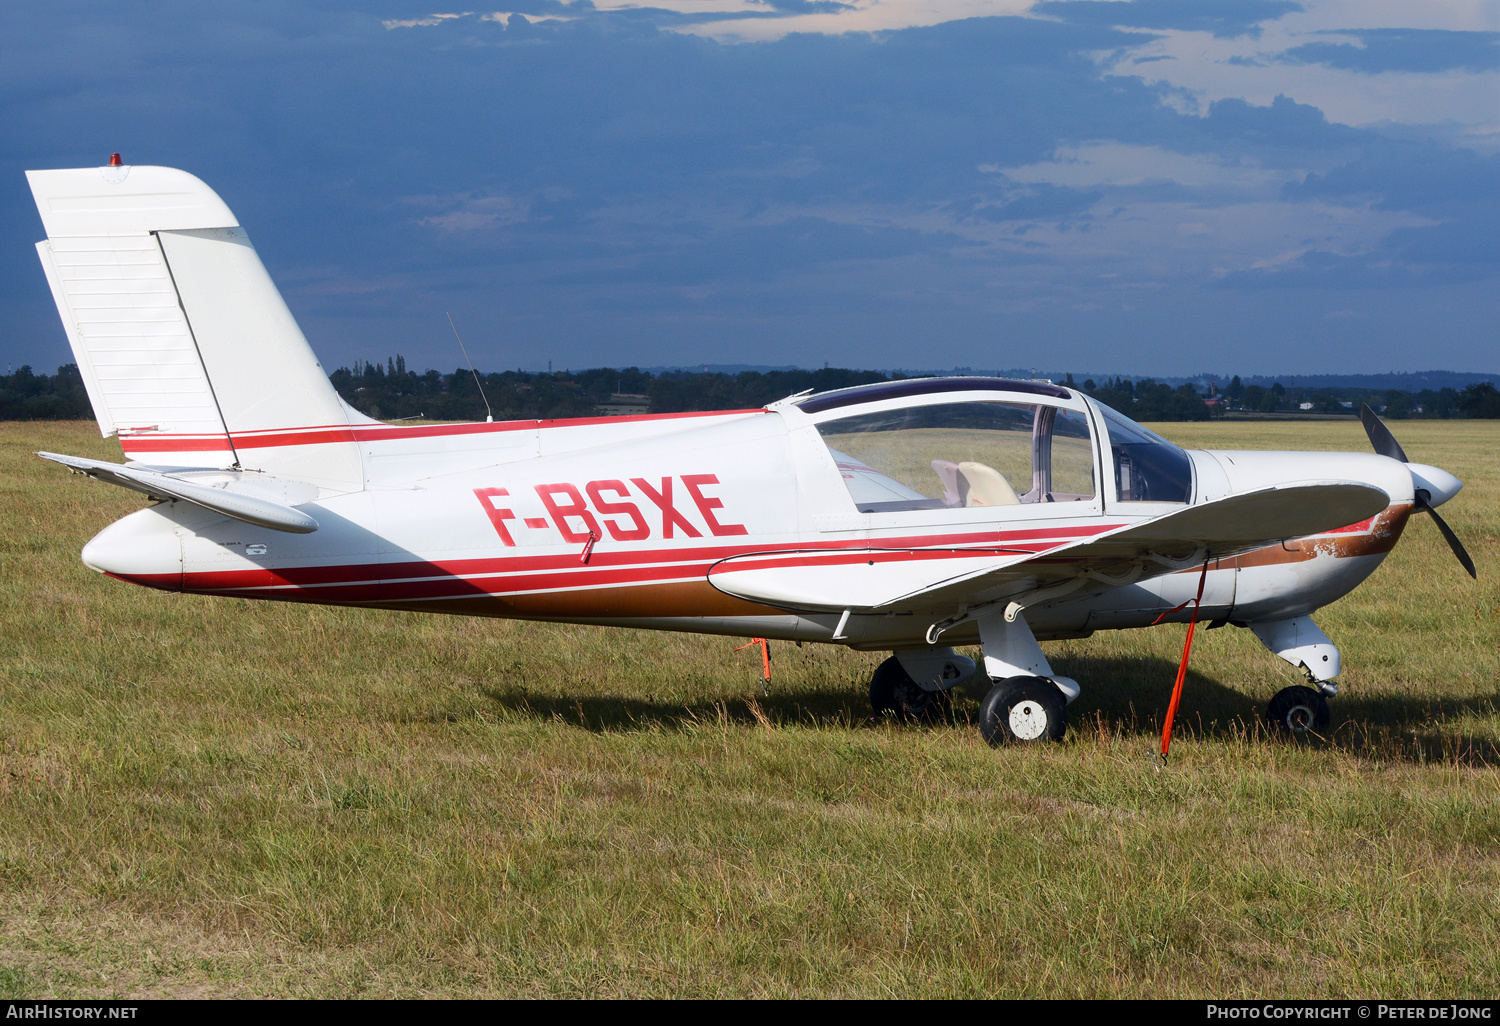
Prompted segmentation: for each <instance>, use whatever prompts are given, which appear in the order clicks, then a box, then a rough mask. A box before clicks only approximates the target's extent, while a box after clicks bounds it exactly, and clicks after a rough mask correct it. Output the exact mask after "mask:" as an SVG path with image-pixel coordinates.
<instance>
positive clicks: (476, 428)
mask: <svg viewBox="0 0 1500 1026" xmlns="http://www.w3.org/2000/svg"><path fill="white" fill-rule="evenodd" d="M764 412H765V411H764V410H713V411H709V412H702V411H690V412H687V413H646V414H640V415H638V416H633V417H572V418H564V419H560V420H503V421H500V422H499V423H495V424H479V423H467V424H413V425H408V426H400V425H394V424H361V425H356V426H354V427H350V426H349V425H347V424H322V425H314V426H310V427H303V428H275V429H270V430H265V431H240V432H235V433H234V434H233V435H231V436H229V437H230V438H232V439H233V441H234V447H235V448H236V449H268V448H277V447H280V446H284V445H330V444H334V443H338V442H384V441H401V440H403V439H408V438H441V437H448V436H453V435H486V434H503V433H505V432H508V431H530V430H533V429H539V430H548V429H551V428H567V427H589V426H593V425H598V424H631V423H637V422H641V421H656V420H685V419H692V418H703V417H733V416H740V415H743V414H750V413H764ZM120 446H121V447H122V448H123V449H124V450H125V453H126V455H135V454H136V453H147V452H210V451H225V452H227V451H229V448H230V446H229V438H226V437H225V436H224V435H167V434H156V433H152V434H142V435H124V434H122V435H121V436H120Z"/></svg>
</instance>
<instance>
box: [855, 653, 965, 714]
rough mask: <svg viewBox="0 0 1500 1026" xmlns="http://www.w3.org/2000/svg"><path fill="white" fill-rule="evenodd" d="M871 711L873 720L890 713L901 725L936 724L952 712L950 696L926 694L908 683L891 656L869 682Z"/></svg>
mask: <svg viewBox="0 0 1500 1026" xmlns="http://www.w3.org/2000/svg"><path fill="white" fill-rule="evenodd" d="M870 707H871V708H872V709H874V710H875V715H876V716H879V715H881V714H882V713H890V714H891V715H893V716H895V717H896V719H898V720H900V721H901V722H902V723H936V722H937V721H938V720H941V719H942V718H943V717H945V716H947V715H948V711H949V710H950V709H952V708H953V693H952V692H951V691H949V690H943V691H928V690H927V689H926V688H924V687H922V685H920V684H918V683H917V682H916V681H914V680H912V679H911V674H909V673H907V672H906V668H905V667H903V666H902V665H901V660H899V659H897V658H896V657H895V656H891V657H890V658H889V659H887V660H886V661H885V662H883V663H881V664H880V665H879V666H877V667H876V668H875V675H874V676H873V677H871V678H870Z"/></svg>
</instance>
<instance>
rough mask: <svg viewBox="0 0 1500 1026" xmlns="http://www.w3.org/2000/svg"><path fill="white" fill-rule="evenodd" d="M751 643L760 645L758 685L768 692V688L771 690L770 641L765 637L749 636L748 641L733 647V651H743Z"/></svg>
mask: <svg viewBox="0 0 1500 1026" xmlns="http://www.w3.org/2000/svg"><path fill="white" fill-rule="evenodd" d="M751 645H759V646H760V667H761V680H760V686H761V688H763V689H764V690H765V691H766V692H767V693H768V694H769V693H770V690H771V643H770V642H769V641H767V640H766V639H765V638H751V639H750V640H749V641H747V642H745V643H744V644H743V645H741V646H740V647H739V648H737V649H735V651H736V652H743V651H745V649H747V648H749V647H750V646H751Z"/></svg>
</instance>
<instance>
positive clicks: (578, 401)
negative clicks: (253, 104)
mask: <svg viewBox="0 0 1500 1026" xmlns="http://www.w3.org/2000/svg"><path fill="white" fill-rule="evenodd" d="M476 377H477V378H478V381H477V382H476V380H475V378H476ZM904 377H907V375H903V374H899V373H897V374H885V373H882V372H880V371H862V370H850V369H847V368H838V367H825V368H823V369H821V370H778V371H764V372H763V371H742V372H740V373H737V374H726V373H715V372H709V373H697V372H692V371H668V372H664V373H657V374H652V373H650V372H648V371H642V370H639V369H637V368H634V367H629V368H625V369H623V370H616V369H613V368H608V367H599V368H594V369H592V370H584V371H577V372H573V371H566V370H565V371H557V372H548V373H541V372H537V373H532V372H527V371H519V370H517V371H503V372H499V373H490V374H480V375H475V374H474V373H473V372H471V371H470V370H468V369H467V368H459V369H457V370H454V371H452V372H449V373H444V372H441V371H436V370H427V371H423V372H421V373H418V372H416V371H413V370H410V369H408V368H407V366H406V361H405V360H404V359H403V358H402V357H400V356H394V357H391V358H389V359H387V360H386V362H385V363H384V364H380V363H370V362H364V363H357V364H355V365H354V366H353V367H352V368H351V367H340V368H339V369H338V370H336V371H334V372H333V373H332V374H330V375H329V380H330V381H332V383H333V386H334V388H335V389H336V390H337V391H338V393H339V395H341V396H342V397H343V398H344V401H345V402H347V403H349V405H351V406H353V407H354V408H355V409H357V410H359V411H360V412H362V413H364V414H366V415H368V416H371V417H374V418H375V419H376V420H384V421H399V420H410V419H416V418H418V417H421V418H424V419H428V420H483V419H484V418H485V416H486V400H488V410H489V413H490V414H491V415H493V416H494V418H495V419H496V420H533V419H534V420H552V419H562V418H570V417H592V416H598V415H599V414H601V413H608V412H620V411H622V410H626V409H628V410H632V411H634V410H643V411H649V412H651V413H683V412H688V411H694V410H735V409H741V410H743V409H758V408H759V407H762V406H764V405H766V404H767V403H770V402H775V401H776V400H777V399H783V398H785V397H787V396H789V395H794V394H796V393H798V392H804V391H808V390H811V391H814V392H823V391H827V390H829V389H834V388H847V387H849V386H851V385H864V384H871V383H873V382H877V381H890V380H895V379H900V378H904ZM1062 383H1063V384H1066V385H1068V386H1070V387H1073V388H1077V389H1080V390H1082V391H1084V392H1086V393H1088V394H1089V395H1092V396H1093V397H1094V398H1096V399H1098V400H1099V401H1100V402H1102V403H1104V404H1106V405H1108V406H1111V407H1113V408H1114V409H1116V410H1119V411H1120V412H1121V413H1124V414H1126V415H1127V416H1129V417H1131V418H1132V419H1134V420H1146V421H1174V420H1175V421H1187V420H1208V419H1210V418H1213V417H1221V416H1226V415H1231V416H1245V415H1277V414H1288V413H1317V414H1333V415H1340V414H1342V415H1347V416H1354V415H1357V414H1358V412H1359V407H1360V404H1361V403H1366V402H1368V403H1369V404H1370V405H1371V406H1373V407H1375V409H1377V410H1378V411H1380V413H1381V414H1382V415H1383V416H1385V417H1387V418H1389V419H1393V420H1403V419H1408V418H1436V419H1451V418H1472V417H1480V418H1489V419H1496V418H1500V390H1497V389H1496V387H1495V385H1494V383H1493V382H1488V381H1485V382H1479V383H1476V384H1471V385H1468V386H1466V387H1464V388H1462V389H1453V388H1442V389H1437V390H1433V389H1423V390H1421V391H1419V392H1409V391H1401V390H1397V389H1392V390H1387V391H1384V392H1374V391H1369V390H1360V389H1355V388H1347V389H1339V388H1316V389H1308V388H1297V387H1295V386H1286V385H1282V384H1281V383H1280V382H1276V383H1274V384H1273V385H1271V386H1270V387H1269V388H1267V387H1264V386H1261V385H1250V386H1245V385H1243V384H1241V382H1240V379H1239V377H1238V376H1236V377H1234V378H1232V379H1231V380H1230V381H1229V382H1228V383H1227V384H1225V385H1224V386H1223V388H1222V389H1221V388H1220V387H1218V386H1217V385H1216V384H1215V385H1210V386H1209V387H1208V388H1207V389H1200V388H1198V387H1195V386H1193V385H1191V384H1184V385H1177V386H1172V385H1169V384H1165V383H1163V382H1158V381H1154V380H1152V379H1150V378H1147V379H1143V380H1140V381H1136V380H1133V379H1131V378H1126V377H1114V378H1106V379H1105V380H1103V381H1102V382H1095V381H1094V380H1093V379H1086V380H1084V381H1082V382H1081V383H1080V382H1075V381H1074V378H1073V375H1072V374H1069V375H1067V377H1066V379H1065V380H1064V381H1063V382H1062ZM481 385H482V391H481ZM92 417H93V411H92V409H91V408H90V406H89V401H88V394H87V393H86V392H85V390H84V387H83V378H82V377H81V376H80V374H79V372H78V367H77V365H75V364H71V363H70V364H64V365H63V366H61V367H59V368H58V369H57V373H56V374H37V373H34V372H33V371H32V369H31V368H30V367H29V366H25V367H21V368H20V369H19V370H16V371H14V372H13V373H10V374H6V375H3V376H0V420H75V419H76V420H83V419H89V418H92Z"/></svg>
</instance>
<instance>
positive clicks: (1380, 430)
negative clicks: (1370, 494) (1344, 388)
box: [1359, 403, 1479, 581]
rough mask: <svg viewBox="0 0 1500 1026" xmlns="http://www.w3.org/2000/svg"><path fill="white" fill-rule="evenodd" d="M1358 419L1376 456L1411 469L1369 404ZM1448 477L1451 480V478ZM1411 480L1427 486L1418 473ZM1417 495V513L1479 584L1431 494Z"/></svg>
mask: <svg viewBox="0 0 1500 1026" xmlns="http://www.w3.org/2000/svg"><path fill="white" fill-rule="evenodd" d="M1359 419H1360V422H1361V423H1363V424H1364V426H1365V434H1367V435H1369V436H1370V445H1371V446H1372V447H1373V448H1374V449H1375V451H1376V452H1377V453H1379V454H1380V455H1381V456H1388V457H1390V458H1391V459H1393V460H1396V461H1398V462H1400V463H1405V464H1406V465H1407V467H1408V468H1410V467H1411V460H1409V459H1407V458H1406V450H1404V449H1402V448H1401V443H1400V442H1398V441H1396V436H1395V435H1393V434H1391V430H1390V428H1388V427H1386V426H1385V424H1384V423H1383V422H1382V421H1381V419H1380V417H1379V416H1377V415H1376V413H1375V411H1374V410H1372V409H1370V404H1369V403H1362V404H1360V408H1359ZM1422 469H1423V470H1424V471H1426V470H1428V469H1429V468H1427V467H1423V468H1422ZM1449 476H1450V477H1451V475H1449ZM1412 477H1413V479H1414V480H1413V484H1417V482H1419V481H1420V482H1421V483H1422V484H1425V483H1426V481H1424V480H1423V479H1422V477H1421V476H1419V475H1418V474H1417V473H1415V472H1413V474H1412ZM1454 480H1456V479H1454ZM1459 487H1462V485H1459ZM1454 490H1456V489H1454ZM1414 494H1415V497H1416V507H1417V512H1418V513H1426V514H1427V515H1428V516H1430V517H1432V522H1433V523H1434V524H1436V525H1437V529H1438V530H1439V531H1440V532H1442V535H1443V538H1444V540H1446V541H1447V542H1448V547H1449V548H1450V549H1452V550H1453V554H1454V555H1455V556H1457V557H1458V562H1459V563H1460V565H1462V566H1463V568H1464V569H1465V570H1467V571H1468V572H1469V576H1470V577H1472V578H1474V579H1475V580H1476V581H1477V580H1478V579H1479V574H1478V573H1477V572H1476V571H1475V570H1474V560H1473V559H1471V558H1469V551H1468V550H1467V549H1465V548H1464V544H1463V542H1461V541H1459V540H1458V535H1456V534H1454V533H1453V528H1451V527H1449V526H1448V521H1446V520H1444V519H1443V518H1442V517H1441V516H1439V515H1438V511H1437V510H1436V509H1434V508H1433V505H1432V492H1431V491H1430V490H1429V489H1427V488H1423V487H1421V485H1420V484H1418V486H1417V487H1416V488H1415V489H1414ZM1451 494H1452V493H1451V492H1450V493H1449V495H1451ZM1448 497H1449V496H1448V495H1445V496H1444V498H1445V499H1446V498H1448Z"/></svg>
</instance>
